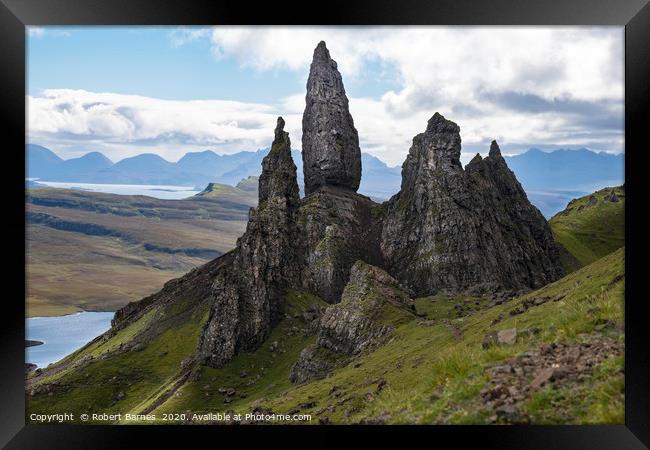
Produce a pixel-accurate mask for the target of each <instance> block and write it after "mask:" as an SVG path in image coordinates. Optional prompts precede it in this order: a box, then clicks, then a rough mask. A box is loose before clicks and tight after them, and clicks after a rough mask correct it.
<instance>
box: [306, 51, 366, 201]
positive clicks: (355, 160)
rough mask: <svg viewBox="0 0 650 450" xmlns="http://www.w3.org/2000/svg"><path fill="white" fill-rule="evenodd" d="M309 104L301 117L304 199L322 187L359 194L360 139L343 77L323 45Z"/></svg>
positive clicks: (310, 85)
mask: <svg viewBox="0 0 650 450" xmlns="http://www.w3.org/2000/svg"><path fill="white" fill-rule="evenodd" d="M306 101H307V105H306V107H305V113H304V115H303V117H302V160H303V167H304V174H305V195H309V194H311V193H312V192H315V191H316V190H318V189H319V188H321V187H322V186H336V187H339V188H344V189H348V190H351V191H352V192H356V191H357V189H358V188H359V182H360V181H361V150H360V149H359V135H358V133H357V130H356V128H354V121H353V120H352V116H351V115H350V111H349V109H348V98H347V97H346V95H345V88H344V87H343V81H342V79H341V74H340V73H339V71H338V69H337V66H336V62H335V61H334V60H332V58H330V53H329V51H328V50H327V47H326V46H325V42H323V41H321V42H320V43H319V44H318V46H317V47H316V49H315V50H314V59H313V61H312V63H311V68H310V70H309V78H308V80H307V96H306Z"/></svg>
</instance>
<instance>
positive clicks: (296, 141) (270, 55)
mask: <svg viewBox="0 0 650 450" xmlns="http://www.w3.org/2000/svg"><path fill="white" fill-rule="evenodd" d="M199 39H208V40H209V42H210V44H211V47H212V53H213V54H214V56H215V57H216V58H217V59H223V58H234V59H236V60H237V61H238V62H239V64H240V65H241V66H242V67H243V68H245V69H246V70H255V71H259V72H265V71H269V70H278V69H281V70H292V71H300V72H302V73H303V74H304V75H305V78H306V75H307V72H308V68H309V63H310V62H311V57H312V53H313V49H314V47H315V46H316V44H317V43H318V42H319V41H320V40H325V41H326V42H327V46H328V48H329V50H330V53H331V54H332V57H333V58H334V59H335V60H336V61H337V62H338V67H339V69H340V71H341V73H342V75H343V79H344V82H348V81H350V80H357V81H358V80H362V81H364V80H367V77H368V76H375V75H376V74H374V73H371V72H369V71H368V64H369V63H373V64H375V65H376V64H377V63H379V64H380V65H382V66H387V67H390V71H391V72H392V77H393V79H394V80H397V85H398V87H397V88H394V89H392V90H388V91H386V92H384V93H383V94H382V95H379V96H375V97H374V98H369V97H368V98H358V97H352V98H350V109H351V112H352V115H353V117H354V121H355V125H356V127H357V129H358V131H359V136H360V140H361V147H362V151H366V152H369V153H372V154H374V155H376V156H378V157H380V158H382V159H383V160H384V161H386V162H388V163H390V164H392V165H397V164H401V163H402V161H403V160H404V158H405V156H406V154H407V152H408V148H409V147H410V144H411V141H412V138H413V136H414V135H415V134H417V133H420V132H422V131H424V129H425V128H426V123H427V120H428V119H429V118H430V117H431V115H433V113H434V112H436V111H439V112H440V113H441V114H443V115H444V116H445V117H447V118H448V119H451V120H453V121H455V122H457V123H458V124H459V125H460V127H461V137H462V140H463V151H464V152H465V153H466V154H465V155H464V158H465V159H467V157H468V154H469V153H473V152H476V151H481V152H483V153H485V152H486V151H487V149H488V146H489V141H490V140H492V139H495V138H496V139H497V140H498V141H499V143H500V144H501V147H502V149H503V150H504V152H506V153H513V152H519V151H523V150H525V149H527V148H528V147H530V146H532V145H543V144H548V145H558V146H573V147H577V146H588V147H591V148H594V149H597V150H608V151H614V152H617V151H622V150H623V147H624V137H623V92H624V91H623V60H622V55H623V29H622V28H620V27H618V28H612V27H609V28H607V27H601V28H586V27H573V28H565V27H527V28H523V27H221V26H219V27H214V28H211V29H208V28H192V27H190V28H180V29H177V30H175V31H173V32H172V33H170V43H171V45H172V46H177V47H178V46H182V45H185V44H186V43H189V42H193V41H196V40H199ZM215 64H218V62H215ZM369 73H370V75H369ZM370 81H372V80H370ZM28 101H29V108H30V110H29V139H30V140H31V141H32V142H38V143H43V145H46V144H48V143H49V144H50V145H52V147H53V148H55V149H56V145H58V146H59V147H63V148H67V149H69V150H70V151H73V150H74V151H75V152H78V153H83V151H82V150H84V151H89V150H92V149H98V148H97V147H99V148H100V149H104V150H106V151H109V152H112V153H111V154H109V155H108V156H109V157H111V158H112V159H119V157H120V156H126V155H131V154H136V153H142V152H144V151H157V152H159V153H161V154H162V155H163V156H165V157H167V158H169V159H176V158H178V157H180V156H181V155H182V154H183V153H185V152H187V151H190V150H199V149H204V148H212V149H214V150H217V151H220V152H223V153H229V152H234V151H239V150H254V149H257V148H260V147H265V146H268V145H269V144H270V141H271V139H272V130H273V127H274V125H275V118H276V117H277V115H282V116H283V117H284V118H285V120H286V122H287V128H288V131H289V132H290V134H291V139H292V142H293V146H294V147H295V148H300V136H301V129H300V128H301V116H302V112H303V110H304V92H302V91H300V92H296V94H295V95H292V96H289V97H286V98H284V99H278V101H277V103H276V104H274V105H264V104H257V103H247V102H233V101H221V100H206V101H202V100H192V101H169V100H160V99H154V98H147V97H139V96H132V95H119V94H110V93H92V92H86V91H75V90H49V91H45V92H44V93H43V95H41V96H39V97H29V98H28ZM85 145H87V146H91V145H92V146H93V148H87V147H84V146H85Z"/></svg>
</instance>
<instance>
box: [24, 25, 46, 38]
mask: <svg viewBox="0 0 650 450" xmlns="http://www.w3.org/2000/svg"><path fill="white" fill-rule="evenodd" d="M26 28H27V36H29V37H35V38H40V37H43V36H44V35H45V29H44V28H41V27H26Z"/></svg>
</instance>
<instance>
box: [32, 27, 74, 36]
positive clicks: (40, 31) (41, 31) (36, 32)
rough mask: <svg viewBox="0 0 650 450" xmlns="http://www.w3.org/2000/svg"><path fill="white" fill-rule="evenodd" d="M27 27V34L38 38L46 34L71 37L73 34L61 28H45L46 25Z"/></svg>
mask: <svg viewBox="0 0 650 450" xmlns="http://www.w3.org/2000/svg"><path fill="white" fill-rule="evenodd" d="M26 29H27V36H28V37H30V38H36V39H40V38H42V37H43V36H45V35H46V34H47V35H48V36H54V37H69V36H71V35H72V34H71V33H70V32H69V31H66V30H60V29H56V28H52V27H48V28H44V27H34V26H29V27H26Z"/></svg>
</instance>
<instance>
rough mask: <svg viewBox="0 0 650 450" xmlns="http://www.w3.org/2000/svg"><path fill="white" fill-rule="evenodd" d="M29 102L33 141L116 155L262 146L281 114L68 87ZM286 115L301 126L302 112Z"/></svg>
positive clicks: (243, 105)
mask: <svg viewBox="0 0 650 450" xmlns="http://www.w3.org/2000/svg"><path fill="white" fill-rule="evenodd" d="M27 102H28V105H27V107H28V137H29V140H30V141H31V142H37V143H42V144H43V145H51V146H52V147H53V148H54V149H63V150H65V149H69V150H72V151H73V152H78V153H84V152H86V151H90V150H103V151H107V152H109V153H107V156H109V157H110V158H111V159H114V160H117V159H120V158H121V157H125V156H131V155H133V154H137V153H142V152H145V151H154V150H155V151H157V152H160V153H161V154H162V155H164V156H165V157H167V158H170V159H176V158H178V157H180V156H182V154H184V153H185V152H187V151H190V150H203V149H205V148H212V149H215V150H217V151H220V152H222V153H232V152H236V151H241V150H257V149H258V148H261V147H266V146H269V145H270V144H271V141H272V140H273V128H274V127H275V121H276V118H277V115H278V113H277V111H275V109H274V108H273V107H272V106H268V105H263V104H257V103H245V102H235V101H224V100H191V101H179V100H161V99H155V98H149V97H142V96H136V95H120V94H113V93H96V92H88V91H83V90H69V89H52V90H46V91H44V92H43V95H42V96H38V97H32V96H29V97H27ZM286 119H287V121H288V122H289V123H292V124H293V125H294V126H300V118H299V117H289V116H287V117H286ZM287 129H288V131H290V132H295V130H292V128H291V126H288V127H287ZM75 149H78V150H75ZM68 153H69V154H70V152H68Z"/></svg>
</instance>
